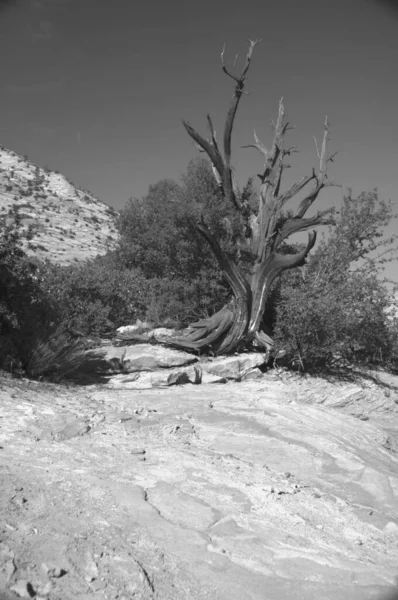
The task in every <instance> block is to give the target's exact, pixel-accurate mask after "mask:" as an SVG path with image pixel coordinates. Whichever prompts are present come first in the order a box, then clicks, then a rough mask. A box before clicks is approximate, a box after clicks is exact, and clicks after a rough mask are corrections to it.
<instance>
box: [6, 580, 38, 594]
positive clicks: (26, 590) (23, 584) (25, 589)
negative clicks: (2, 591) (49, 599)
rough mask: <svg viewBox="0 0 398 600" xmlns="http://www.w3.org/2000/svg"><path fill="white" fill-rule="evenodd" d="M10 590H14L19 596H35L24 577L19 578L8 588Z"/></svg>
mask: <svg viewBox="0 0 398 600" xmlns="http://www.w3.org/2000/svg"><path fill="white" fill-rule="evenodd" d="M10 590H11V591H12V592H15V593H16V594H17V595H18V596H20V597H21V598H32V597H33V596H35V592H34V590H33V588H32V584H31V583H29V581H26V580H25V579H19V580H18V581H17V583H16V584H15V585H13V586H12V587H11V588H10Z"/></svg>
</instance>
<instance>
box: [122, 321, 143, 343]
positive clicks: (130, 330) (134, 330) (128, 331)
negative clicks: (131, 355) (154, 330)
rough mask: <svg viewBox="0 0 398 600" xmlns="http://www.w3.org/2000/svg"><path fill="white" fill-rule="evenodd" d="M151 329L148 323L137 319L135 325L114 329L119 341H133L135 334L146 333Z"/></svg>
mask: <svg viewBox="0 0 398 600" xmlns="http://www.w3.org/2000/svg"><path fill="white" fill-rule="evenodd" d="M150 329H151V325H150V323H147V322H145V321H144V322H143V321H140V320H139V319H137V322H136V324H135V325H124V326H123V327H118V329H116V337H117V338H118V339H121V340H129V339H134V337H135V336H136V335H137V334H142V333H143V332H148V331H149V330H150Z"/></svg>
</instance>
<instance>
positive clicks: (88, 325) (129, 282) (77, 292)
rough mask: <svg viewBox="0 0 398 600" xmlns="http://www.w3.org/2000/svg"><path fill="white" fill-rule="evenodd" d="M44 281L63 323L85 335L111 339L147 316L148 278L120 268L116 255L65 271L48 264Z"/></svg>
mask: <svg viewBox="0 0 398 600" xmlns="http://www.w3.org/2000/svg"><path fill="white" fill-rule="evenodd" d="M41 277H42V282H41V286H42V289H43V291H44V292H45V293H46V295H47V297H48V298H49V299H50V301H51V303H52V304H54V305H55V306H57V311H58V313H59V317H60V320H61V321H66V322H69V323H71V324H72V326H73V327H74V328H75V329H77V330H78V331H80V332H81V333H82V334H84V335H87V336H102V335H109V334H111V333H113V331H114V329H115V328H117V327H119V326H121V325H125V324H126V323H131V322H133V321H135V320H136V319H137V318H141V317H143V316H144V315H145V312H146V305H147V300H148V284H147V282H146V280H145V278H144V277H143V276H142V274H141V272H140V271H139V270H137V269H135V270H129V269H123V268H119V266H118V265H117V264H116V262H115V259H114V256H113V255H109V256H107V257H98V258H96V259H94V260H93V261H89V262H86V263H80V264H76V265H70V266H65V267H61V266H59V265H53V264H50V263H46V265H45V266H44V267H43V268H42V270H41Z"/></svg>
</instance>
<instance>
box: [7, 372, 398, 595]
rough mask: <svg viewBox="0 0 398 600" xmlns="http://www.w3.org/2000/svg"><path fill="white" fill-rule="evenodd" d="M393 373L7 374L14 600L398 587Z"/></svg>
mask: <svg viewBox="0 0 398 600" xmlns="http://www.w3.org/2000/svg"><path fill="white" fill-rule="evenodd" d="M383 377H384V380H385V385H386V386H388V387H384V388H380V387H377V386H376V385H374V384H373V383H366V384H364V385H362V386H361V385H359V384H353V383H342V384H333V383H327V382H326V381H324V380H321V379H310V378H308V379H301V378H299V377H292V378H287V377H286V376H285V375H283V376H278V374H276V373H273V374H272V375H268V374H267V375H264V376H263V378H262V379H260V380H256V381H250V382H244V383H227V384H225V385H222V384H217V385H215V384H212V385H206V384H202V385H199V386H197V385H191V384H187V385H185V386H180V387H174V388H167V389H151V390H142V391H139V390H128V389H120V390H119V389H111V388H109V387H106V386H102V387H100V386H87V387H80V388H79V387H71V388H69V389H65V388H61V387H60V386H55V385H42V384H36V383H28V382H20V383H14V382H7V381H3V382H2V383H1V382H0V395H1V402H0V417H1V418H0V447H1V449H0V464H1V474H0V477H1V479H0V489H1V494H0V523H1V529H0V533H1V538H0V541H1V543H0V590H4V594H6V593H7V594H8V595H7V596H4V598H6V597H7V598H11V597H29V594H30V593H36V594H37V595H36V597H38V598H40V597H42V598H49V599H50V600H58V599H59V600H61V599H62V600H69V599H70V600H72V599H87V600H94V599H98V600H99V599H112V600H113V599H115V600H116V599H119V600H122V599H124V600H127V599H130V598H138V599H150V598H158V599H162V600H171V599H173V600H180V599H187V600H188V599H191V598H192V599H197V600H199V599H200V600H202V599H209V600H210V599H212V600H213V599H214V600H242V599H248V600H260V599H261V600H264V599H268V598H269V599H270V600H274V599H275V600H276V599H278V600H283V599H285V598H286V599H302V600H315V599H316V600H326V599H327V600H340V599H345V600H357V599H358V600H359V599H361V600H362V599H363V600H367V599H379V598H386V597H387V596H386V595H385V594H386V593H387V592H388V589H390V588H391V586H393V585H394V582H395V577H396V576H397V575H398V443H397V440H398V437H397V434H398V404H397V402H398V394H397V391H396V389H395V387H394V386H396V385H397V378H394V377H391V376H384V375H383ZM11 593H13V594H14V596H11V595H10V594H11ZM15 594H16V596H15ZM0 597H1V594H0Z"/></svg>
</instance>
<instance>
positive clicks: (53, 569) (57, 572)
mask: <svg viewBox="0 0 398 600" xmlns="http://www.w3.org/2000/svg"><path fill="white" fill-rule="evenodd" d="M41 568H42V569H43V571H44V573H45V574H46V575H47V577H55V578H56V579H58V578H59V577H62V576H63V575H66V573H67V571H66V569H63V568H62V567H59V566H58V565H54V564H52V563H49V564H46V563H42V565H41Z"/></svg>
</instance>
